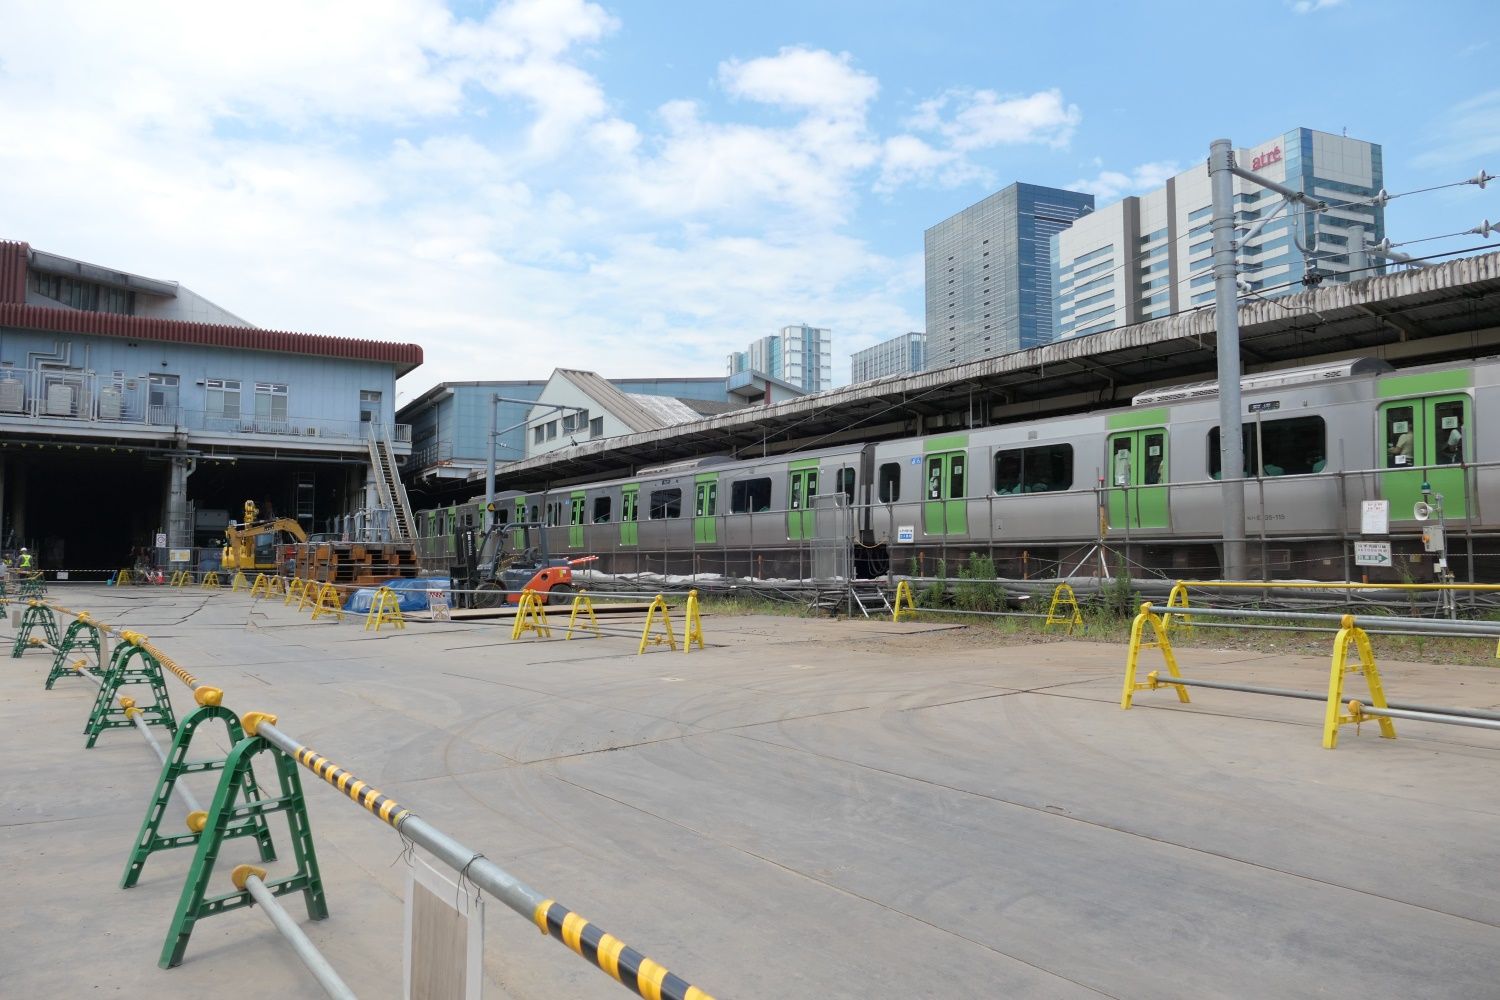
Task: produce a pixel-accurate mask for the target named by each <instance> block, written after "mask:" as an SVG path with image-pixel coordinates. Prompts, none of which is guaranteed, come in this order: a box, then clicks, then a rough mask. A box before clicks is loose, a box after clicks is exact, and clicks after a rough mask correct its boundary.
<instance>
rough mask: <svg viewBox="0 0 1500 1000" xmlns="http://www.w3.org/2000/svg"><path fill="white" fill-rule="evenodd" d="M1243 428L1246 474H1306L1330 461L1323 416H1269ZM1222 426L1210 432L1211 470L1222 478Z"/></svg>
mask: <svg viewBox="0 0 1500 1000" xmlns="http://www.w3.org/2000/svg"><path fill="white" fill-rule="evenodd" d="M1259 429H1260V433H1259V435H1258V436H1257V434H1256V427H1255V426H1249V427H1245V428H1244V449H1245V475H1246V476H1247V477H1251V476H1256V475H1267V476H1303V475H1307V474H1308V473H1312V472H1322V471H1323V469H1324V467H1325V466H1327V464H1328V458H1327V455H1328V447H1327V429H1326V427H1325V425H1324V423H1323V418H1322V417H1292V418H1291V419H1289V420H1266V421H1262V422H1261V423H1260V424H1259ZM1219 465H1220V457H1219V429H1218V428H1217V427H1215V428H1214V429H1213V430H1211V431H1209V432H1208V474H1209V476H1210V477H1212V478H1214V479H1218V478H1219Z"/></svg>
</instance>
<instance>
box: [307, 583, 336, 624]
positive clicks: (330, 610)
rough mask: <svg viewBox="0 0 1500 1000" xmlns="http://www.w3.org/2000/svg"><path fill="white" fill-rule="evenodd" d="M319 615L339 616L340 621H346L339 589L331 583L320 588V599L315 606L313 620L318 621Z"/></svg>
mask: <svg viewBox="0 0 1500 1000" xmlns="http://www.w3.org/2000/svg"><path fill="white" fill-rule="evenodd" d="M319 615H337V616H338V620H339V621H343V620H344V602H343V600H342V599H340V597H339V589H338V588H337V587H335V586H334V585H333V584H331V583H325V584H323V586H321V587H319V588H318V599H317V601H316V602H315V603H314V604H313V612H312V620H313V621H317V620H318V616H319Z"/></svg>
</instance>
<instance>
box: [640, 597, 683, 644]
mask: <svg viewBox="0 0 1500 1000" xmlns="http://www.w3.org/2000/svg"><path fill="white" fill-rule="evenodd" d="M658 621H660V622H661V627H662V634H661V635H652V634H651V626H652V625H654V624H655V623H656V622H658ZM648 645H657V646H661V645H667V646H671V647H672V651H673V652H676V650H677V636H675V635H673V634H672V612H671V609H669V608H668V607H667V599H666V598H665V597H663V596H662V595H661V594H657V595H656V600H654V601H652V602H651V607H650V609H649V610H647V612H646V627H645V628H644V629H642V630H641V645H640V648H639V649H637V650H636V651H635V655H636V656H640V655H641V654H642V653H644V652H645V651H646V647H647V646H648Z"/></svg>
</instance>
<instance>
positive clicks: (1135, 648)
mask: <svg viewBox="0 0 1500 1000" xmlns="http://www.w3.org/2000/svg"><path fill="white" fill-rule="evenodd" d="M1147 625H1150V626H1151V631H1152V634H1154V635H1155V636H1156V641H1155V642H1148V641H1146V640H1145V638H1144V634H1145V630H1146V626H1147ZM1143 649H1160V650H1161V656H1162V659H1163V660H1165V661H1166V663H1167V672H1168V673H1169V674H1171V675H1172V676H1173V677H1181V676H1182V671H1181V670H1178V669H1177V654H1175V653H1173V652H1172V643H1171V641H1170V640H1169V639H1168V638H1167V628H1166V626H1165V625H1163V624H1162V622H1161V619H1160V618H1158V617H1156V615H1155V614H1154V613H1153V612H1152V610H1151V605H1150V603H1146V604H1142V605H1141V613H1140V614H1138V615H1136V616H1135V622H1134V623H1133V624H1131V626H1130V648H1129V650H1127V651H1126V653H1125V690H1124V691H1123V692H1121V694H1120V707H1121V708H1129V707H1130V703H1131V701H1132V700H1133V699H1134V698H1135V693H1136V692H1137V691H1146V690H1155V689H1156V688H1158V687H1161V685H1162V684H1172V681H1171V680H1170V679H1167V680H1164V681H1158V680H1157V674H1156V671H1154V670H1153V671H1151V673H1150V674H1148V675H1147V676H1146V679H1145V680H1144V681H1139V682H1138V681H1136V679H1135V675H1136V668H1137V667H1139V666H1140V659H1141V650H1143ZM1172 686H1173V687H1175V688H1176V689H1177V700H1178V701H1180V702H1183V703H1184V704H1186V703H1187V701H1188V693H1187V687H1186V686H1184V685H1182V684H1172Z"/></svg>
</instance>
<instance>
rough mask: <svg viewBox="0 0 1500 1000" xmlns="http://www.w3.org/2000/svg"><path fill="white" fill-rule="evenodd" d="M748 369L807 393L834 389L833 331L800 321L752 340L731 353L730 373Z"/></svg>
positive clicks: (733, 373)
mask: <svg viewBox="0 0 1500 1000" xmlns="http://www.w3.org/2000/svg"><path fill="white" fill-rule="evenodd" d="M746 371H750V372H759V373H760V374H762V375H769V376H770V377H771V378H773V379H779V380H781V381H783V382H790V383H791V384H792V385H795V386H797V387H798V388H800V389H801V390H803V391H804V392H819V391H821V390H823V389H828V388H832V386H833V331H832V330H829V329H826V328H824V327H817V326H808V325H807V324H806V323H801V324H798V325H796V326H784V327H782V328H781V332H780V333H776V334H773V335H771V336H769V337H761V338H760V339H759V340H754V341H751V343H750V346H749V347H748V348H747V349H745V350H743V351H736V352H734V353H733V354H731V355H729V374H730V375H735V374H737V373H739V372H746Z"/></svg>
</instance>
